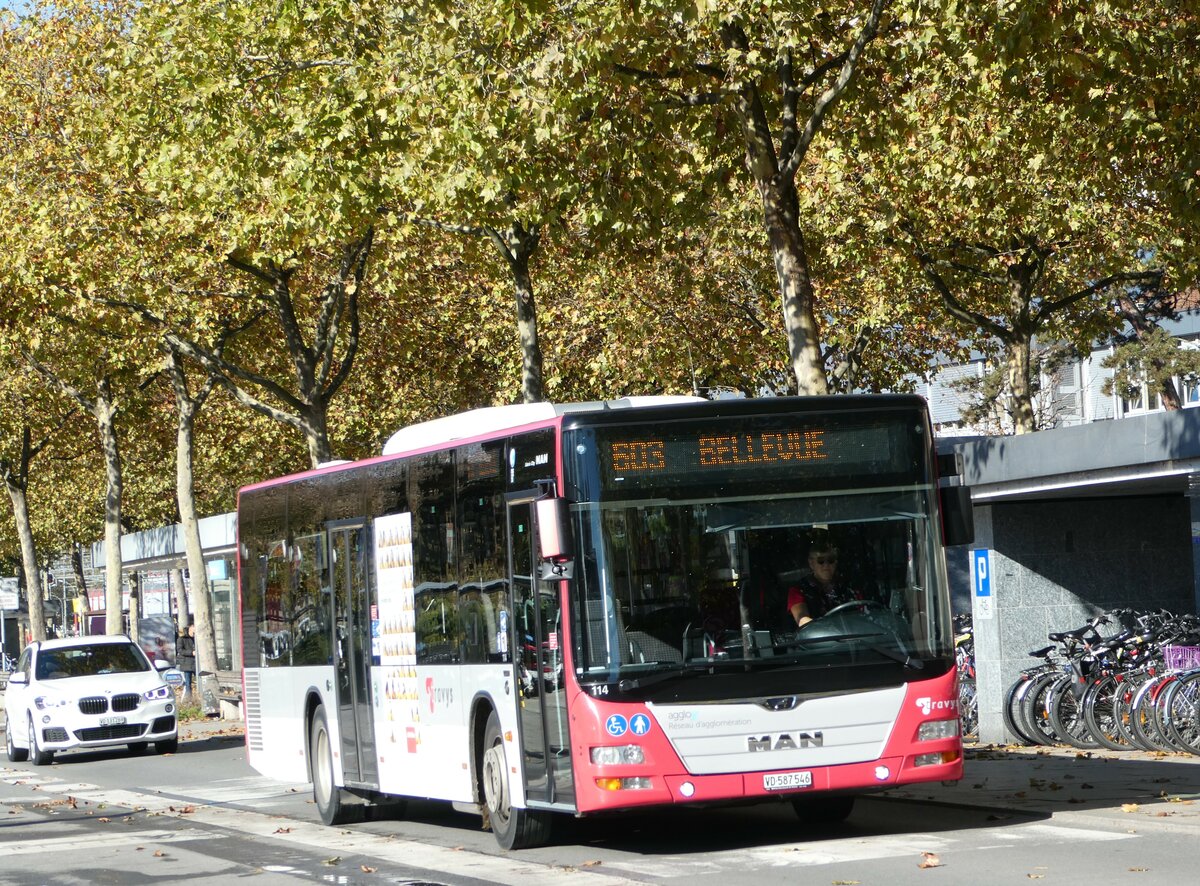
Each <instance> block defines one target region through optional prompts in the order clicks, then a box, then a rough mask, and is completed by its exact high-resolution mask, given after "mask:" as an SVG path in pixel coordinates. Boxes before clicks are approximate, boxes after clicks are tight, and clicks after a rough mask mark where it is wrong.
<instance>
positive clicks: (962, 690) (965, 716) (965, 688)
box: [958, 677, 979, 741]
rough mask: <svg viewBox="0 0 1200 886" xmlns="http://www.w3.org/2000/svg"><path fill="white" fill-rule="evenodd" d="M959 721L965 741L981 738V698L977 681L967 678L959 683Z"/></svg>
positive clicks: (960, 679) (962, 678) (963, 678)
mask: <svg viewBox="0 0 1200 886" xmlns="http://www.w3.org/2000/svg"><path fill="white" fill-rule="evenodd" d="M958 719H959V724H960V725H959V729H960V730H961V733H962V739H963V741H974V740H975V739H977V738H979V697H978V695H977V694H976V691H975V681H974V680H970V679H968V678H966V677H959V681H958Z"/></svg>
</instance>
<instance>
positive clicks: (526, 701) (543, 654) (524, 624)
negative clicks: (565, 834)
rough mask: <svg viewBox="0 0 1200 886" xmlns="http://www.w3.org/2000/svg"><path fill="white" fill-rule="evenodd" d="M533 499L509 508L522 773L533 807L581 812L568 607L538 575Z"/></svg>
mask: <svg viewBox="0 0 1200 886" xmlns="http://www.w3.org/2000/svg"><path fill="white" fill-rule="evenodd" d="M533 519H534V517H533V508H532V507H531V500H519V501H515V502H510V503H509V509H508V557H509V561H508V562H509V570H510V575H511V577H512V585H511V586H512V618H511V623H512V625H513V630H512V633H511V638H512V640H511V642H512V647H513V667H514V668H515V670H516V676H517V694H518V698H519V699H520V705H521V707H520V724H519V732H520V738H521V755H522V769H523V771H524V777H525V796H526V799H528V800H530V801H532V802H531V805H536V806H541V807H545V806H555V807H559V808H565V809H570V810H573V809H574V808H575V783H574V774H573V772H572V769H571V743H570V740H569V737H568V733H567V698H566V695H567V693H566V687H565V686H564V684H563V680H564V673H563V671H564V668H563V656H562V653H563V648H562V604H561V600H560V599H559V589H558V582H547V581H543V580H542V579H541V578H539V576H538V572H539V570H538V565H539V563H540V562H541V560H540V558H539V556H538V550H537V532H536V531H535V527H534V524H533Z"/></svg>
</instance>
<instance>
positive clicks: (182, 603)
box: [171, 538, 192, 636]
mask: <svg viewBox="0 0 1200 886" xmlns="http://www.w3.org/2000/svg"><path fill="white" fill-rule="evenodd" d="M184 547H185V548H186V547H187V539H186V538H184ZM171 593H173V594H174V595H175V627H176V633H178V634H179V635H180V636H183V634H185V633H186V632H187V627H188V625H189V624H191V623H192V618H191V614H190V612H189V610H188V598H187V588H186V587H184V584H183V570H182V569H172V570H171Z"/></svg>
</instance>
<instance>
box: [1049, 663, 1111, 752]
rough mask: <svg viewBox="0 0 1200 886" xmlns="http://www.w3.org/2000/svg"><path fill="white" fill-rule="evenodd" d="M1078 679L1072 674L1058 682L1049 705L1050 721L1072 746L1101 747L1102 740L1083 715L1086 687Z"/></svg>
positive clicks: (1059, 735) (1057, 732) (1084, 747)
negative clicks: (1096, 736)
mask: <svg viewBox="0 0 1200 886" xmlns="http://www.w3.org/2000/svg"><path fill="white" fill-rule="evenodd" d="M1078 679H1079V678H1078V677H1075V676H1074V675H1071V676H1069V677H1066V676H1064V678H1063V679H1061V680H1059V681H1058V682H1056V683H1055V684H1054V689H1053V690H1052V691H1051V693H1050V700H1049V702H1048V704H1047V706H1048V707H1049V709H1050V723H1051V725H1052V726H1053V727H1054V731H1055V733H1056V734H1057V735H1058V737H1059V738H1060V739H1062V740H1063V741H1065V742H1066V743H1067V744H1069V745H1071V746H1072V747H1076V748H1080V749H1082V750H1085V751H1086V750H1091V749H1093V748H1098V747H1100V742H1098V741H1096V739H1095V737H1094V736H1093V735H1092V733H1091V730H1089V729H1088V725H1087V720H1086V719H1085V718H1084V716H1083V705H1082V704H1081V703H1080V702H1081V699H1082V697H1083V692H1084V691H1085V689H1084V688H1083V687H1080V686H1079V685H1078V683H1077V680H1078Z"/></svg>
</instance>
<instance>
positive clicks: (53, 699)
mask: <svg viewBox="0 0 1200 886" xmlns="http://www.w3.org/2000/svg"><path fill="white" fill-rule="evenodd" d="M33 703H34V704H35V705H37V709H38V710H39V711H45V710H48V709H49V708H65V707H66V706H67V705H69V704H70V703H71V701H70V699H66V698H59V697H58V696H56V695H39V696H38V697H37V698H35V699H34V700H33Z"/></svg>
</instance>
